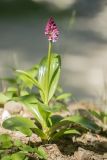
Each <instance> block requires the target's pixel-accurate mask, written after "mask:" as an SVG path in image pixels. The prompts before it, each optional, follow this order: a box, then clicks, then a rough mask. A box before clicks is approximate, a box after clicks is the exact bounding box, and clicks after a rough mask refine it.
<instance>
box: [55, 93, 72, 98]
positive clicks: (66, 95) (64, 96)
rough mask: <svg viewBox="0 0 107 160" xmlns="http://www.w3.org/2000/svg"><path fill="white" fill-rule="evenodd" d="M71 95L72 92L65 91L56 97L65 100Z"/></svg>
mask: <svg viewBox="0 0 107 160" xmlns="http://www.w3.org/2000/svg"><path fill="white" fill-rule="evenodd" d="M69 97H71V93H63V94H61V95H59V96H57V97H56V100H63V99H64V100H65V99H68V98H69Z"/></svg>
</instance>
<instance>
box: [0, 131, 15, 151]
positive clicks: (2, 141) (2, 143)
mask: <svg viewBox="0 0 107 160" xmlns="http://www.w3.org/2000/svg"><path fill="white" fill-rule="evenodd" d="M12 145H13V144H12V139H11V137H10V135H8V134H1V135H0V148H10V147H12Z"/></svg>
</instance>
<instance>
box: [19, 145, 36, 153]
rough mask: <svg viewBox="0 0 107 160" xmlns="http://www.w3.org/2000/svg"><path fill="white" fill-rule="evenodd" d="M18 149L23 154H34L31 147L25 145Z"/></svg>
mask: <svg viewBox="0 0 107 160" xmlns="http://www.w3.org/2000/svg"><path fill="white" fill-rule="evenodd" d="M19 149H20V150H21V151H24V153H29V152H31V153H32V152H34V149H33V148H32V147H31V146H29V145H26V144H23V145H22V146H20V147H19Z"/></svg>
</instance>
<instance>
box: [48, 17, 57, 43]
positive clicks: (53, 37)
mask: <svg viewBox="0 0 107 160" xmlns="http://www.w3.org/2000/svg"><path fill="white" fill-rule="evenodd" d="M45 35H46V36H47V37H48V40H49V41H52V42H56V41H57V40H58V36H59V30H58V28H57V26H56V24H55V22H54V19H53V18H52V17H51V18H50V19H49V20H48V22H47V24H46V28H45Z"/></svg>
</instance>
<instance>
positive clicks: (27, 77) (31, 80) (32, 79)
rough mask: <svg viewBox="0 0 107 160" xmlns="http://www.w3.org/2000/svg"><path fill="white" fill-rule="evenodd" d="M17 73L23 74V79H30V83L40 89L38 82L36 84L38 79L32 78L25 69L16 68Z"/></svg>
mask: <svg viewBox="0 0 107 160" xmlns="http://www.w3.org/2000/svg"><path fill="white" fill-rule="evenodd" d="M16 72H17V73H19V74H20V76H21V75H22V76H24V78H25V81H26V80H28V81H30V83H31V84H32V85H34V86H36V87H37V88H39V89H41V88H40V86H39V84H38V81H37V80H36V78H33V77H32V76H31V75H30V74H29V73H27V72H26V71H22V70H16Z"/></svg>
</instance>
